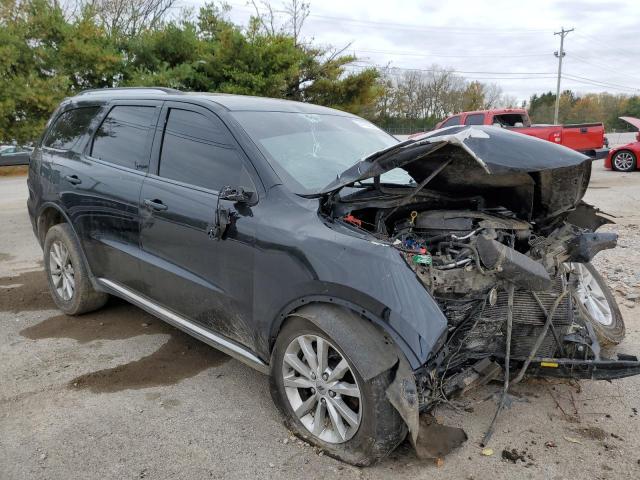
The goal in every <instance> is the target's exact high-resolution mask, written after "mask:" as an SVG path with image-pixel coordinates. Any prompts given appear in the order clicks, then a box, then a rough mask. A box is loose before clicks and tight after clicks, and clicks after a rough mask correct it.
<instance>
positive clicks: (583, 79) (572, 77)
mask: <svg viewBox="0 0 640 480" xmlns="http://www.w3.org/2000/svg"><path fill="white" fill-rule="evenodd" d="M564 76H565V77H566V78H568V79H569V80H573V81H576V82H582V83H587V84H592V85H595V86H600V87H609V88H615V89H617V90H630V91H632V92H640V88H636V87H629V86H627V85H620V84H618V83H610V82H603V81H600V80H593V79H591V78H586V77H581V76H579V75H570V74H569V75H568V74H565V75H564Z"/></svg>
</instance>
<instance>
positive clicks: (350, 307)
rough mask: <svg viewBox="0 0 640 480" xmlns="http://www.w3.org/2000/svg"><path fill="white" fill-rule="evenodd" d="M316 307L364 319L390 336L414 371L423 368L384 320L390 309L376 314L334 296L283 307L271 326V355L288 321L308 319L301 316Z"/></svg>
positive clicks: (310, 298) (305, 299)
mask: <svg viewBox="0 0 640 480" xmlns="http://www.w3.org/2000/svg"><path fill="white" fill-rule="evenodd" d="M376 303H377V302H376ZM315 307H325V308H326V307H328V308H330V309H335V308H341V309H343V310H344V311H345V312H348V313H350V314H353V315H355V316H357V317H359V318H360V319H363V320H364V321H366V323H367V324H369V325H373V326H375V327H377V328H378V329H379V330H381V333H383V334H386V335H388V336H389V338H390V339H391V340H392V341H393V343H394V345H395V346H394V348H396V349H398V350H400V353H402V354H403V355H404V357H405V359H406V360H407V361H408V363H409V365H410V366H411V367H412V368H413V369H417V368H419V367H420V366H421V361H420V359H419V358H418V356H417V355H416V353H415V352H414V351H413V350H412V349H411V347H410V346H409V345H408V344H407V342H406V341H405V340H404V339H403V338H402V336H401V335H400V334H399V333H398V332H397V331H396V330H395V329H394V328H393V327H392V326H391V325H389V323H388V322H386V321H385V320H384V318H385V317H387V316H388V310H389V309H388V308H386V307H383V306H381V309H380V312H381V313H378V314H376V313H374V312H373V311H372V310H371V309H369V308H366V307H362V306H361V305H358V304H356V303H355V302H353V301H351V300H347V299H344V298H341V297H338V296H333V295H307V296H304V297H300V298H298V299H296V300H293V301H291V302H290V303H288V304H287V305H286V306H285V307H283V308H282V309H281V311H280V312H279V314H278V315H277V316H276V318H275V320H274V321H273V322H272V325H271V331H270V335H269V353H271V352H272V351H273V347H274V345H275V341H276V338H277V337H278V334H279V333H280V331H281V330H282V328H283V327H284V325H285V323H286V322H287V320H288V319H290V318H291V317H295V316H301V317H302V318H307V316H304V315H300V313H301V312H302V313H304V310H306V309H308V308H315ZM296 314H298V315H296ZM314 323H315V324H316V325H318V326H319V327H321V328H322V327H326V325H324V323H323V322H322V320H321V319H319V320H318V321H317V322H314ZM327 333H330V332H327Z"/></svg>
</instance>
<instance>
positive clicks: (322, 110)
mask: <svg viewBox="0 0 640 480" xmlns="http://www.w3.org/2000/svg"><path fill="white" fill-rule="evenodd" d="M187 98H188V99H191V100H199V101H201V102H211V103H216V104H218V105H219V106H221V107H223V108H224V109H226V110H228V111H234V112H237V111H252V112H257V111H259V112H296V113H307V114H319V115H340V116H348V117H354V118H355V115H352V114H350V113H347V112H343V111H340V110H335V109H333V108H328V107H323V106H320V105H314V104H312V103H303V102H295V101H292V100H283V99H278V98H268V97H255V96H250V95H232V94H227V93H209V92H181V91H180V90H175V89H172V88H163V87H132V88H104V89H98V90H86V91H83V92H80V93H79V94H78V95H76V96H74V97H71V98H68V99H67V100H68V101H70V102H73V103H75V102H79V103H84V102H91V101H92V100H95V101H99V102H104V101H109V100H120V99H122V100H178V101H184V100H186V99H187Z"/></svg>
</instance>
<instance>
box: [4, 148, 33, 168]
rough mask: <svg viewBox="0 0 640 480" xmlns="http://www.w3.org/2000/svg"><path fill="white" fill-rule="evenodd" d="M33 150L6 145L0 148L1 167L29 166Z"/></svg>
mask: <svg viewBox="0 0 640 480" xmlns="http://www.w3.org/2000/svg"><path fill="white" fill-rule="evenodd" d="M31 152H33V149H32V148H28V147H17V146H14V145H4V146H2V147H0V167H11V166H16V165H29V158H30V157H31Z"/></svg>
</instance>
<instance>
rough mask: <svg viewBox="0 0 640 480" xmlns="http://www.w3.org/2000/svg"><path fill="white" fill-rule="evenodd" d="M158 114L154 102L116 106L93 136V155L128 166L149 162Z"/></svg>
mask: <svg viewBox="0 0 640 480" xmlns="http://www.w3.org/2000/svg"><path fill="white" fill-rule="evenodd" d="M155 115H156V112H155V107H152V106H130V105H118V106H115V107H113V108H112V109H111V111H110V112H109V114H108V115H107V116H106V117H105V119H104V120H103V122H102V125H100V128H99V129H98V131H97V132H96V134H95V136H94V137H93V145H92V146H91V156H92V157H94V158H97V159H100V160H104V161H105V162H109V163H113V164H115V165H120V166H123V167H128V168H139V167H140V166H146V165H147V164H148V163H149V146H150V142H149V133H150V131H151V127H152V126H153V124H152V122H153V120H154V119H155Z"/></svg>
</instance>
